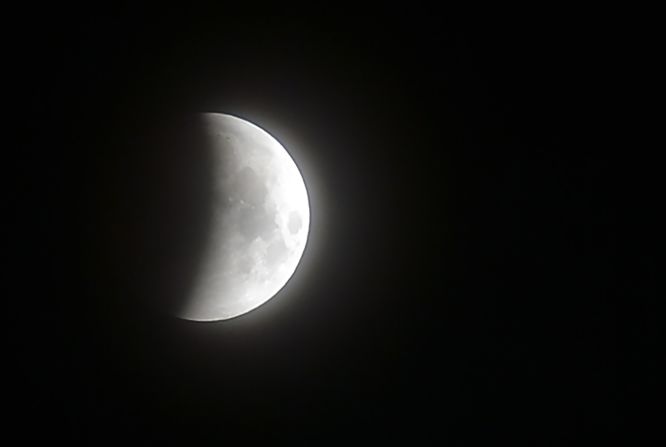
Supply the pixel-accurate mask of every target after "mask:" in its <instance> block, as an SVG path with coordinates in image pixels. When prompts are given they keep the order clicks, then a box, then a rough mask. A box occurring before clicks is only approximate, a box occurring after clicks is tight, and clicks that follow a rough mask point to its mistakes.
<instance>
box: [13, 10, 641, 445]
mask: <svg viewBox="0 0 666 447" xmlns="http://www.w3.org/2000/svg"><path fill="white" fill-rule="evenodd" d="M355 17H356V18H355ZM516 22H517V23H516V24H513V23H512V24H509V23H508V22H503V21H493V20H488V21H486V22H483V23H482V22H481V21H478V20H466V21H463V20H462V19H460V18H459V17H458V16H456V15H455V14H452V13H448V14H443V13H442V14H435V12H434V11H430V12H428V11H425V12H421V13H419V14H415V13H409V12H406V11H391V10H389V9H387V10H386V11H384V12H381V13H379V12H377V11H375V12H374V13H373V14H370V15H367V16H363V17H360V16H357V15H356V14H351V13H349V14H339V13H338V14H333V13H332V12H331V11H322V12H321V14H320V15H317V16H310V17H307V18H306V17H303V18H297V17H296V16H284V15H273V14H268V13H266V14H263V15H257V14H248V15H238V14H229V13H228V11H226V9H225V8H223V7H221V6H220V7H218V8H211V9H209V10H205V11H204V10H201V11H196V12H194V9H191V10H187V9H186V10H182V11H180V10H167V11H161V12H159V13H158V12H155V11H151V10H148V9H145V10H141V9H132V8H125V9H120V10H111V11H85V12H84V11H82V10H80V9H79V8H72V10H66V9H58V10H57V11H56V10H54V11H43V10H42V11H40V13H39V15H38V16H32V17H31V18H30V20H25V22H23V21H21V22H19V23H18V24H17V26H16V28H17V31H16V33H15V34H13V35H12V39H11V40H9V41H8V44H9V47H10V51H11V56H15V59H12V64H10V65H11V69H10V70H8V71H9V72H10V73H9V74H10V81H9V82H8V83H7V86H6V88H7V90H8V92H9V94H10V95H9V96H11V97H12V98H14V97H16V102H17V106H18V107H19V108H18V110H19V113H17V114H16V115H17V116H18V118H19V119H18V120H17V124H16V126H15V128H14V129H15V130H16V131H17V132H18V136H19V145H18V146H17V148H18V149H17V150H16V151H14V152H13V153H14V154H16V157H15V160H16V163H15V165H13V164H12V165H11V169H12V170H13V171H14V172H13V173H14V174H18V175H16V177H17V180H16V184H17V185H18V188H17V190H18V192H17V194H14V195H13V198H12V201H10V203H13V204H18V205H20V206H19V207H18V208H17V209H20V211H16V212H14V213H13V214H12V215H13V216H17V217H19V220H18V221H17V222H18V223H19V226H20V231H19V232H18V233H16V234H14V233H12V234H9V235H8V239H9V240H10V241H9V242H10V245H12V243H16V246H17V247H18V250H17V254H16V256H15V257H14V258H13V259H14V262H13V263H12V264H13V265H14V266H18V274H16V275H13V277H12V280H11V281H10V282H9V284H10V286H14V285H15V286H16V287H15V289H14V291H13V292H11V293H10V294H8V296H12V297H13V298H7V299H8V301H9V302H10V303H11V304H12V305H13V304H16V305H17V309H16V310H13V309H12V310H11V311H10V317H11V318H9V319H8V320H9V322H8V325H7V327H8V329H9V334H10V335H9V337H8V339H9V340H10V345H11V346H13V347H14V348H16V349H15V351H16V352H17V353H18V356H17V357H16V360H15V361H12V362H10V365H11V366H10V368H11V369H12V371H14V372H16V373H17V377H18V378H17V379H16V380H15V381H12V382H11V384H10V395H11V396H12V397H16V399H15V400H13V401H12V402H16V403H15V404H14V403H12V406H11V407H10V408H11V413H12V414H13V416H14V417H13V418H12V419H11V421H12V422H11V423H12V425H13V426H14V427H15V428H17V429H18V432H19V433H20V435H21V436H23V437H27V439H31V438H32V437H35V438H38V437H42V436H45V437H47V438H49V439H65V440H68V441H70V442H81V443H83V444H88V445H92V444H95V445H96V444H99V443H104V442H105V441H116V440H124V441H127V442H132V441H141V442H144V443H147V444H148V445H151V444H157V443H163V442H174V441H182V442H186V443H188V444H189V443H193V442H195V441H203V445H208V442H212V441H216V442H224V441H229V442H236V441H239V440H241V441H242V440H244V441H258V440H292V441H298V440H302V441H306V440H307V441H314V442H323V441H326V440H340V441H349V442H352V441H356V440H359V439H367V440H376V441H390V440H404V441H410V442H414V443H418V444H421V443H428V444H430V443H434V442H436V441H441V442H447V443H448V444H447V445H480V444H483V445H487V444H485V443H487V442H489V441H490V440H492V442H493V444H496V443H499V442H505V441H506V442H512V443H513V442H519V441H525V442H528V443H534V444H531V445H570V444H572V443H574V442H577V441H580V440H595V439H598V438H599V437H606V436H608V435H611V436H612V435H614V434H615V433H616V430H617V429H618V426H619V425H620V421H621V419H622V418H621V417H620V415H619V408H618V402H619V399H620V398H621V397H622V396H623V393H625V392H626V389H624V388H622V387H620V385H619V383H618V376H617V375H618V370H617V369H618V362H619V361H620V358H621V357H620V350H621V343H619V341H618V338H619V337H620V336H622V335H623V334H621V333H620V332H619V331H620V329H619V327H618V312H626V311H627V309H628V308H627V306H625V305H623V304H622V303H623V301H621V300H618V297H620V296H622V295H623V294H626V293H627V291H628V290H630V289H632V288H636V287H638V289H640V287H641V285H637V284H636V283H631V282H630V281H629V280H628V279H627V277H626V276H625V275H624V274H623V272H624V268H625V265H624V264H623V263H622V262H621V257H620V256H619V234H620V229H621V222H620V215H621V213H622V207H623V206H624V203H625V202H626V194H627V193H626V190H625V187H624V186H623V185H624V183H623V182H622V181H621V178H624V179H625V180H626V178H627V175H628V174H627V171H624V172H623V174H622V175H618V173H617V171H616V170H615V169H616V168H617V166H618V157H617V154H616V153H615V152H614V151H613V150H612V149H611V148H610V146H608V145H607V144H605V143H602V142H601V140H600V137H599V132H605V133H606V134H607V135H606V136H608V133H612V132H613V130H612V129H609V128H607V127H606V128H604V127H603V125H600V123H599V120H600V118H599V116H600V115H599V112H598V111H599V109H603V108H604V107H607V106H609V104H610V103H612V98H609V97H608V96H606V95H604V94H603V92H606V91H607V90H605V89H606V86H607V85H606V82H605V80H604V78H603V76H601V75H600V74H599V73H600V72H602V71H603V70H600V67H601V64H602V62H601V55H602V54H603V53H604V51H605V50H606V48H605V46H604V38H603V34H602V35H601V37H600V35H599V34H598V31H596V30H595V29H593V28H590V26H589V23H587V22H585V21H582V23H574V21H571V22H566V23H565V24H563V22H557V21H556V23H555V24H547V23H546V22H545V20H541V19H540V20H532V21H530V22H529V23H530V24H529V25H526V24H525V22H521V21H520V20H516ZM519 23H522V24H520V26H519V25H518V24H519ZM198 111H214V112H223V113H230V114H234V115H237V116H240V117H243V118H246V119H248V120H250V121H252V122H254V123H256V124H258V125H260V126H262V127H264V128H266V129H267V130H268V131H269V132H271V133H272V134H273V135H275V136H276V137H277V138H278V139H279V140H281V141H282V142H283V143H285V145H286V146H287V148H288V149H290V150H291V151H292V155H293V156H294V158H295V160H296V162H297V163H298V164H299V166H300V168H301V170H302V172H303V174H304V177H305V180H306V183H307V184H308V188H309V193H310V199H311V202H312V226H311V233H310V242H309V245H308V248H307V250H306V254H305V256H304V259H303V262H302V264H301V266H299V270H297V273H296V275H295V276H294V278H293V279H292V280H291V281H290V282H289V284H288V285H287V286H286V287H285V289H284V290H283V291H282V292H280V294H279V295H278V297H276V298H275V299H274V300H271V301H269V302H268V303H267V304H265V305H264V306H262V307H260V308H259V309H257V310H256V311H254V312H251V313H249V314H247V315H245V316H242V317H239V318H237V319H234V320H230V321H227V322H219V323H213V324H201V323H193V322H186V321H181V320H178V319H175V318H172V317H169V316H168V315H167V314H165V313H162V312H159V311H157V310H155V306H154V305H153V304H154V301H155V300H158V301H159V300H162V299H163V300H165V301H167V300H169V299H178V297H179V296H181V295H182V294H183V293H184V292H183V290H185V288H186V287H187V284H188V281H190V280H191V274H192V271H193V270H194V268H195V265H196V259H197V257H196V256H197V253H198V248H197V247H198V245H197V243H199V242H200V241H199V240H198V239H197V237H198V235H200V234H201V233H202V231H201V230H202V229H203V228H205V225H206V224H207V222H206V218H205V217H206V212H207V205H208V204H207V202H206V200H205V197H206V191H207V190H206V185H207V181H209V180H210V178H209V176H210V175H211V173H210V172H208V171H207V170H206V166H207V165H206V157H207V154H206V151H205V150H203V151H202V150H201V147H199V146H197V143H196V138H195V136H192V134H190V133H189V131H190V130H188V129H189V128H188V126H187V124H186V120H187V116H188V114H191V113H194V112H198ZM183 123H185V124H183ZM611 139H612V136H611ZM627 169H628V168H627ZM15 235H16V237H14V236H15ZM632 262H633V263H635V264H638V265H639V269H640V268H641V267H640V265H641V263H642V264H645V265H647V264H649V262H648V261H647V260H645V258H644V257H640V256H637V257H633V258H632ZM646 268H647V267H646ZM648 270H649V268H648ZM12 272H13V270H12ZM645 287H646V286H645ZM158 307H159V306H158ZM646 321H647V322H648V323H650V321H652V320H649V321H648V320H646ZM647 327H648V329H647V331H650V330H652V329H651V326H650V324H647ZM624 335H626V334H624ZM634 360H636V359H634ZM13 421H16V422H13Z"/></svg>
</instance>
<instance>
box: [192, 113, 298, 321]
mask: <svg viewBox="0 0 666 447" xmlns="http://www.w3.org/2000/svg"><path fill="white" fill-rule="evenodd" d="M202 118H203V119H204V121H205V127H206V129H207V132H208V135H209V137H210V141H211V142H212V143H211V144H213V147H212V152H213V153H214V156H213V159H214V178H215V180H214V188H215V190H214V193H213V201H214V203H213V217H212V219H213V220H212V226H211V234H210V238H209V243H208V246H207V250H206V253H205V255H204V262H203V264H202V267H201V269H200V271H199V273H198V278H197V279H196V281H195V287H194V289H193V291H192V294H191V296H190V297H189V299H188V300H187V303H186V305H185V306H184V307H183V309H182V310H181V312H180V313H179V316H180V317H181V318H185V319H189V320H196V321H215V320H225V319H229V318H233V317H236V316H239V315H242V314H244V313H247V312H249V311H251V310H253V309H255V308H256V307H258V306H260V305H261V304H263V303H265V302H266V301H268V300H269V299H271V298H272V297H273V296H274V295H275V294H276V293H277V292H278V291H280V289H282V288H283V287H284V285H285V284H286V283H287V281H288V280H289V278H290V277H291V276H292V275H293V274H294V271H295V270H296V267H297V265H298V263H299V261H300V259H301V256H302V255H303V251H304V249H305V244H306V241H307V237H308V231H309V226H310V208H309V203H308V196H307V191H306V189H305V184H304V182H303V178H302V176H301V173H300V172H299V170H298V168H297V167H296V164H295V163H294V161H293V160H292V158H291V157H290V156H289V154H288V153H287V151H286V150H285V148H284V147H282V145H281V144H280V143H279V142H278V141H277V140H276V139H275V138H273V137H272V136H271V135H269V134H268V133H267V132H266V131H264V130H263V129H261V128H259V127H257V126H256V125H254V124H252V123H249V122H247V121H245V120H242V119H240V118H236V117H234V116H231V115H225V114H217V113H207V114H203V115H202Z"/></svg>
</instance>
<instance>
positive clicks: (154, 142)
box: [98, 113, 213, 319]
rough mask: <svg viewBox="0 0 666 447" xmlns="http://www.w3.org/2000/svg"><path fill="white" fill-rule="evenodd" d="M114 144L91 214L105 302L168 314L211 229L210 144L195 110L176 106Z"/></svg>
mask: <svg viewBox="0 0 666 447" xmlns="http://www.w3.org/2000/svg"><path fill="white" fill-rule="evenodd" d="M116 148H117V149H119V150H117V152H115V153H114V154H113V155H112V156H111V160H110V163H107V164H106V166H105V167H104V168H103V169H102V171H103V175H104V176H105V178H106V181H104V185H105V186H104V188H103V192H102V195H103V196H106V197H103V201H105V202H106V204H107V205H108V209H106V210H105V211H104V212H103V213H101V215H99V216H98V218H99V222H98V224H99V226H100V229H101V231H102V233H103V234H102V235H101V237H100V238H99V240H101V241H102V244H103V245H104V246H103V247H102V252H103V253H105V256H104V257H105V262H103V263H102V266H101V270H102V275H103V276H107V275H110V276H111V278H108V276H107V278H106V279H107V280H110V281H108V282H107V284H109V286H110V287H109V288H108V290H107V291H106V293H109V294H110V296H109V300H107V308H106V310H108V309H109V306H108V304H109V303H110V304H111V305H110V307H111V309H112V310H115V311H116V312H119V313H120V315H116V316H119V317H121V318H122V317H123V316H124V317H125V318H129V319H134V318H137V317H138V318H144V317H147V318H150V319H153V318H155V317H159V316H162V317H167V318H169V319H171V318H173V319H175V318H176V317H175V315H177V314H178V312H179V311H180V310H181V308H182V307H183V306H184V305H185V302H186V300H187V298H188V296H189V292H190V290H191V289H192V287H193V284H194V279H195V276H196V273H197V271H198V270H199V268H200V265H201V264H202V262H203V252H204V248H205V245H206V243H207V241H208V236H209V234H210V227H211V216H212V206H213V201H212V195H213V172H212V166H213V163H212V156H213V154H212V148H213V146H212V145H211V144H210V142H209V141H208V137H207V133H206V132H205V129H204V127H203V121H202V120H201V119H200V116H199V114H197V113H188V114H186V113H182V114H172V115H167V114H163V115H160V116H156V117H153V118H152V119H147V120H146V121H144V122H143V123H142V124H141V125H140V126H139V127H138V128H134V129H131V130H130V131H129V132H128V133H127V134H125V135H123V137H122V138H121V139H120V141H118V145H117V147H116ZM107 161H108V160H107ZM103 208H104V207H103Z"/></svg>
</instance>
